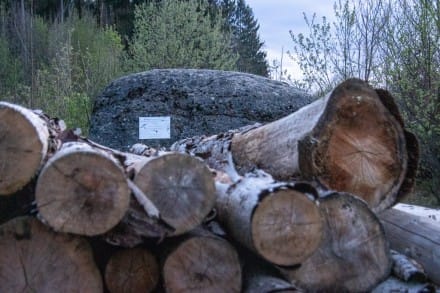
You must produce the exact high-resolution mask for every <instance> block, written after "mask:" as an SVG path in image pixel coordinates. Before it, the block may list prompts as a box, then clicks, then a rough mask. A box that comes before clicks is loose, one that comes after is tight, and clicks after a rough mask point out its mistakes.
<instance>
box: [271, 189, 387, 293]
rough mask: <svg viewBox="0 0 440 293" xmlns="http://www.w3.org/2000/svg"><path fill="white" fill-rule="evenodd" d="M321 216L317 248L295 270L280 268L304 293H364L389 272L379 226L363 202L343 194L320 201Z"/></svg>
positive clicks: (381, 230)
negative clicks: (320, 237) (321, 232)
mask: <svg viewBox="0 0 440 293" xmlns="http://www.w3.org/2000/svg"><path fill="white" fill-rule="evenodd" d="M319 207H320V209H321V212H322V214H323V216H324V219H325V223H326V225H325V226H324V239H323V241H322V242H321V246H320V247H319V248H318V249H317V250H316V251H315V253H314V254H312V255H311V256H310V257H309V258H308V259H306V260H305V261H304V262H302V263H301V266H299V268H291V269H290V268H280V270H281V272H282V273H283V274H284V275H285V276H286V278H288V279H289V280H290V281H291V282H292V283H294V284H297V285H298V286H299V287H300V288H303V289H305V290H306V291H307V292H367V291H369V290H371V289H372V288H374V287H375V286H376V285H377V284H378V283H379V282H380V281H382V280H384V279H385V278H386V277H387V276H388V275H389V273H390V270H391V264H392V262H391V259H390V255H389V245H388V241H387V239H386V237H385V232H384V230H383V227H382V225H381V223H380V221H379V219H378V218H377V217H376V215H375V214H374V213H373V212H372V211H371V210H370V209H369V208H368V206H367V205H366V204H365V202H364V201H362V200H359V199H358V198H356V197H354V196H351V195H349V194H347V193H340V192H339V193H337V192H335V193H331V194H329V195H327V196H326V197H324V198H322V199H321V200H320V204H319Z"/></svg>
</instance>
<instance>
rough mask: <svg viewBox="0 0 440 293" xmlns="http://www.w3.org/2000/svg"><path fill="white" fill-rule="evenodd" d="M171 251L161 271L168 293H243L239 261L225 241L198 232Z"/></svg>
mask: <svg viewBox="0 0 440 293" xmlns="http://www.w3.org/2000/svg"><path fill="white" fill-rule="evenodd" d="M170 251H171V252H170V253H168V255H167V256H166V258H165V261H164V264H163V268H162V275H163V280H164V287H165V290H166V292H171V293H172V292H191V293H192V292H231V293H233V292H240V290H241V284H242V281H241V267H240V261H239V258H238V254H237V252H236V250H235V248H234V247H233V246H232V245H230V244H229V243H228V242H227V241H226V240H224V239H222V238H220V237H218V236H215V235H214V234H212V233H210V232H208V231H206V230H201V229H196V230H194V231H192V232H190V233H189V234H187V235H185V236H182V238H181V239H180V240H178V244H177V245H174V248H173V249H171V250H170Z"/></svg>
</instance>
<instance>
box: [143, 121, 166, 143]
mask: <svg viewBox="0 0 440 293" xmlns="http://www.w3.org/2000/svg"><path fill="white" fill-rule="evenodd" d="M170 124H171V119H170V116H161V117H139V139H169V138H170V137H171V136H170Z"/></svg>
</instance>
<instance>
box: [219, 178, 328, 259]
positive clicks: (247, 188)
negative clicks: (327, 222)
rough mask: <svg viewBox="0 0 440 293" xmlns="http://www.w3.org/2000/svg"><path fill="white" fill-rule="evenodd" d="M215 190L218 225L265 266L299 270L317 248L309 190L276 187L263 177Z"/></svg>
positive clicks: (318, 227)
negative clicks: (275, 265)
mask: <svg viewBox="0 0 440 293" xmlns="http://www.w3.org/2000/svg"><path fill="white" fill-rule="evenodd" d="M217 186H218V188H217V190H218V192H217V203H216V208H217V212H218V219H219V221H220V222H221V223H222V224H223V226H224V227H225V230H226V232H227V233H228V235H229V236H230V237H232V238H233V239H235V240H236V241H238V242H240V243H241V244H242V245H244V246H246V247H247V248H249V249H251V250H253V251H255V252H256V253H257V254H259V255H260V256H261V257H263V258H264V259H266V260H267V261H269V262H271V263H274V264H277V265H284V266H291V265H295V264H299V263H301V262H302V261H303V260H305V259H306V258H307V257H309V256H310V255H311V254H312V253H313V252H314V251H315V250H316V249H317V248H318V247H319V245H320V242H321V239H322V226H323V223H322V218H321V214H320V212H319V209H318V206H317V203H316V202H315V201H314V199H313V196H315V195H316V191H315V190H314V188H313V187H312V186H310V185H308V184H306V183H299V184H290V183H283V182H275V181H274V180H273V179H272V177H271V176H270V175H268V174H263V173H262V172H259V173H257V174H248V175H247V176H245V177H244V178H241V179H239V181H237V182H235V183H234V184H232V185H221V184H217ZM313 193H315V194H313Z"/></svg>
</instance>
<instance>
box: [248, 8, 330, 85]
mask: <svg viewBox="0 0 440 293" xmlns="http://www.w3.org/2000/svg"><path fill="white" fill-rule="evenodd" d="M246 3H247V4H248V5H249V6H250V7H251V8H252V10H253V12H254V16H255V18H256V19H257V20H258V23H259V24H260V31H259V32H260V40H261V41H264V43H265V46H264V50H265V51H266V52H267V59H268V61H269V63H270V64H272V60H274V59H278V60H280V59H281V51H282V48H284V52H286V51H288V50H292V48H293V42H292V40H291V38H290V35H289V30H292V31H293V32H294V33H295V34H298V33H306V32H307V29H306V26H305V22H304V18H303V12H305V13H306V14H307V16H310V17H311V16H312V15H313V13H316V15H317V16H318V17H321V16H326V17H327V18H328V19H329V20H330V19H333V1H332V0H246ZM283 67H284V68H285V69H287V70H288V71H289V73H290V74H291V75H292V76H294V77H299V76H300V75H299V73H298V69H297V66H296V65H295V63H294V62H293V61H291V60H290V58H289V57H288V56H287V55H284V58H283Z"/></svg>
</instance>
